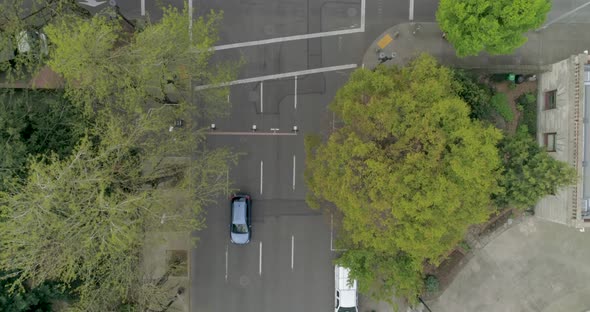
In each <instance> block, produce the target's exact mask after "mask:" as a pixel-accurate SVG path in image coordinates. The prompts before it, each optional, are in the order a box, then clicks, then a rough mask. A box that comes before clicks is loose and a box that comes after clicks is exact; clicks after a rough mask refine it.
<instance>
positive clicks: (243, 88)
mask: <svg viewBox="0 0 590 312" xmlns="http://www.w3.org/2000/svg"><path fill="white" fill-rule="evenodd" d="M91 2H93V1H91ZM117 2H118V3H117V4H118V5H119V7H120V10H121V12H122V13H123V14H124V15H125V16H126V17H127V18H129V19H136V18H141V17H142V16H149V17H150V18H151V19H153V20H158V19H159V18H160V17H161V16H162V12H161V9H160V8H159V7H160V5H162V4H163V5H172V6H174V7H178V8H180V7H182V3H183V1H182V0H165V1H151V0H136V1H117ZM361 3H362V2H361V1H360V0H351V1H322V0H223V1H219V0H201V1H197V0H194V2H193V3H192V5H193V7H194V8H196V12H195V15H197V16H198V15H199V14H204V13H206V12H208V11H210V10H222V11H223V12H224V20H223V23H222V24H221V29H220V41H219V42H218V45H219V46H223V45H231V44H237V45H236V46H234V47H232V48H228V49H224V50H221V51H218V52H217V53H216V56H215V59H216V60H238V59H240V58H242V59H243V60H245V61H246V64H245V65H244V66H243V68H242V69H241V71H240V74H239V78H240V79H243V78H252V77H261V76H266V75H276V74H283V73H292V72H295V71H302V70H308V69H321V68H327V67H330V66H337V65H346V64H349V65H350V64H354V65H356V66H358V67H360V66H363V64H361V63H360V62H361V58H362V55H363V53H364V52H365V49H366V47H367V46H368V45H369V44H370V43H371V42H372V41H373V40H374V39H375V38H376V37H377V36H378V35H379V34H381V32H382V31H383V30H385V29H387V28H389V27H390V26H392V25H396V24H399V23H406V22H408V21H415V22H432V21H434V20H435V11H436V8H437V5H438V1H436V0H366V6H365V7H364V10H363V6H362V4H361ZM106 5H109V4H108V2H100V4H98V5H97V6H96V7H94V8H90V10H91V11H92V12H96V11H98V10H100V9H101V8H103V7H104V6H106ZM588 16H590V2H588V1H587V0H560V1H553V9H552V11H551V13H550V14H549V15H548V19H547V23H548V24H550V23H556V22H568V23H578V22H585V21H587V20H588ZM363 21H364V24H362V22H363ZM361 29H362V30H361ZM334 31H341V32H342V33H341V34H339V35H334V34H326V35H319V36H318V37H316V38H313V39H304V37H303V38H301V39H298V40H289V41H286V42H278V41H281V40H280V39H277V38H285V37H289V36H298V35H304V36H305V35H306V34H317V33H322V34H325V33H326V32H334ZM265 39H275V43H271V44H253V45H250V44H247V42H251V41H256V40H265ZM394 44H395V42H394ZM350 72H351V69H348V70H326V71H325V72H316V73H312V74H305V75H291V76H288V77H286V78H283V79H262V78H261V79H260V80H259V81H254V82H250V83H244V84H239V85H235V86H232V87H231V94H230V97H229V98H228V100H229V102H231V104H232V108H231V112H230V114H229V116H228V118H225V119H219V120H207V121H205V122H206V123H215V124H216V126H217V129H216V130H214V131H212V132H215V133H216V135H211V136H209V138H208V146H209V147H210V148H216V147H231V148H232V149H233V150H234V151H236V152H239V153H241V155H242V156H241V157H240V161H239V164H238V165H237V166H236V167H235V168H232V170H231V171H230V172H228V174H227V178H228V191H229V190H239V191H241V192H247V193H249V194H250V195H251V196H252V198H253V212H252V214H253V225H252V227H253V237H252V241H251V242H250V243H249V244H248V245H245V246H238V245H234V244H232V243H230V241H229V218H230V217H229V214H230V210H229V200H228V199H227V198H225V197H224V198H220V199H219V203H218V204H217V205H213V206H210V207H207V211H206V213H207V215H206V217H207V228H206V229H205V230H202V231H200V232H198V233H195V236H196V237H198V238H199V242H198V244H197V247H196V248H195V249H193V250H192V253H191V309H192V311H196V312H210V311H215V312H217V311H222V312H225V311H241V312H249V311H251V312H264V311H269V312H270V311H272V312H275V311H298V312H299V311H311V312H316V311H333V306H334V276H333V265H332V259H333V258H334V257H335V256H336V254H335V252H334V251H332V249H331V248H332V247H333V246H332V242H331V226H330V216H326V215H324V214H322V212H321V211H315V210H311V209H310V208H309V207H307V205H306V203H305V201H304V199H305V194H306V188H305V185H304V181H303V170H304V166H305V163H304V159H305V153H304V148H303V138H304V135H305V134H306V133H321V134H328V133H329V132H330V131H331V129H332V128H333V127H334V126H335V121H334V117H333V115H332V114H331V113H330V112H329V111H328V109H327V105H328V104H329V103H330V101H331V99H332V98H333V97H334V95H335V93H336V91H337V89H338V88H339V87H341V86H342V85H343V84H344V83H345V82H346V80H347V78H348V75H349V74H350ZM295 76H297V77H295ZM253 125H256V128H257V133H269V134H270V135H257V136H253V135H247V134H250V133H251V129H252V127H253ZM293 126H297V127H298V132H296V133H295V132H293V131H292V129H293ZM271 129H273V130H271ZM273 132H274V133H277V134H272V133H273ZM236 133H241V134H236ZM283 134H284V135H283ZM292 134H296V135H292Z"/></svg>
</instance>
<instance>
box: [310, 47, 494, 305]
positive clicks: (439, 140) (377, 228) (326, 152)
mask: <svg viewBox="0 0 590 312" xmlns="http://www.w3.org/2000/svg"><path fill="white" fill-rule="evenodd" d="M456 91H457V85H456V84H455V82H454V80H453V76H452V73H451V71H450V70H449V69H448V68H445V67H442V66H440V65H438V64H437V63H436V61H435V60H434V59H433V58H432V57H430V56H427V55H422V56H420V57H419V58H417V59H416V60H414V61H413V62H412V63H410V64H409V65H408V66H407V67H404V68H401V69H399V68H395V67H392V68H386V67H378V68H376V69H375V70H374V71H370V70H365V69H360V70H357V71H355V72H354V73H353V74H352V75H351V77H350V80H349V81H348V83H347V84H346V85H345V86H344V87H342V88H341V89H340V90H339V91H338V93H337V95H336V98H335V100H334V102H333V103H332V104H331V105H330V109H331V110H332V111H334V112H335V113H336V115H337V116H338V117H339V118H340V119H341V120H342V121H343V123H344V126H342V127H341V128H339V129H337V130H336V131H335V132H333V133H332V134H331V135H330V137H329V138H328V140H327V142H323V143H322V142H318V141H317V140H315V141H314V140H309V139H308V140H307V150H308V155H307V157H308V158H307V168H306V180H307V184H308V186H309V189H310V194H311V195H310V196H309V197H308V202H309V203H310V205H312V206H315V207H318V206H322V205H326V204H328V203H330V204H333V205H335V206H336V208H337V209H338V211H339V212H340V213H341V214H342V230H343V239H342V240H341V242H342V243H343V245H342V247H343V248H345V249H348V250H347V251H345V252H344V253H343V255H342V257H341V258H340V259H339V260H338V261H339V262H340V263H342V264H344V265H346V266H348V267H350V268H351V270H352V271H351V274H352V276H353V277H356V278H358V279H359V285H360V286H359V287H360V288H361V290H364V291H369V290H371V289H372V290H373V291H375V292H374V293H373V294H375V295H376V296H377V297H379V298H387V297H388V295H390V294H391V286H394V287H395V288H396V289H397V291H398V295H403V296H406V297H408V298H410V299H415V298H416V295H417V294H418V293H419V291H420V289H421V287H422V282H421V278H422V276H421V274H422V265H423V264H424V262H425V261H430V262H433V263H438V262H439V261H440V260H441V257H443V256H445V254H446V253H447V252H448V251H449V250H450V249H451V248H452V247H453V246H455V245H456V244H457V243H458V242H459V241H460V240H461V239H462V237H463V235H464V234H465V231H466V229H467V227H468V226H469V225H471V224H474V223H479V222H483V221H485V219H486V217H487V216H488V213H489V210H488V208H489V205H490V197H491V195H492V194H494V193H496V192H498V191H499V187H498V178H499V171H498V170H499V167H500V164H501V163H500V158H499V156H498V150H497V148H496V144H497V143H498V141H499V140H500V138H501V133H500V132H499V131H498V130H497V129H494V128H491V127H486V126H484V125H483V124H481V123H479V122H477V121H473V120H471V119H470V118H469V108H468V107H467V105H466V104H465V102H463V101H462V100H461V99H460V98H459V97H458V96H457V95H456Z"/></svg>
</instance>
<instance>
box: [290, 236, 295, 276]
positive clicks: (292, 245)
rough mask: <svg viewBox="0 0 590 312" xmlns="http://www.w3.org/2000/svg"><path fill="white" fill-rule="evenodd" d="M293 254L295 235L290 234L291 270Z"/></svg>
mask: <svg viewBox="0 0 590 312" xmlns="http://www.w3.org/2000/svg"><path fill="white" fill-rule="evenodd" d="M294 255H295V235H291V271H293V259H294Z"/></svg>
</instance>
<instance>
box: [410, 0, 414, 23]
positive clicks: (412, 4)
mask: <svg viewBox="0 0 590 312" xmlns="http://www.w3.org/2000/svg"><path fill="white" fill-rule="evenodd" d="M413 20H414V0H410V21H413Z"/></svg>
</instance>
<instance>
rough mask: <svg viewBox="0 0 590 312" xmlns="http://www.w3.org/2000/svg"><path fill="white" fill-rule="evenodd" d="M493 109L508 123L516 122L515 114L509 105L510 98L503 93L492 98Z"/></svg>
mask: <svg viewBox="0 0 590 312" xmlns="http://www.w3.org/2000/svg"><path fill="white" fill-rule="evenodd" d="M491 103H492V107H493V108H494V110H495V111H496V112H497V113H498V114H499V115H500V116H502V118H504V120H506V121H507V122H511V121H513V120H514V112H512V109H510V105H508V97H507V96H506V94H505V93H503V92H498V93H496V94H494V95H493V96H492V98H491Z"/></svg>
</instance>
